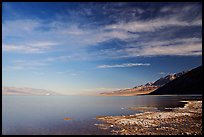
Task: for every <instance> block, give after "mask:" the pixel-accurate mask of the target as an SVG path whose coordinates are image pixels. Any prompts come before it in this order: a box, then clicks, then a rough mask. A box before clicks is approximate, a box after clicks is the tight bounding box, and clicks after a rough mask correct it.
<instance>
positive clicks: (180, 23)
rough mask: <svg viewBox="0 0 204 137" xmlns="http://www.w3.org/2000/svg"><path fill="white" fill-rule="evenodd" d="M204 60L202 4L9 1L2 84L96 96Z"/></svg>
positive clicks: (4, 27)
mask: <svg viewBox="0 0 204 137" xmlns="http://www.w3.org/2000/svg"><path fill="white" fill-rule="evenodd" d="M200 65H202V4H201V3H198V2H191V3H187V2H183V3H182V2H179V3H176V2H173V3H168V2H165V3H159V2H155V3H151V2H146V3H142V2H140V3H136V2H135V3H134V2H131V3H124V2H114V3H113V2H107V3H98V2H97V3H88V2H87V3H83V2H3V4H2V85H3V86H11V87H29V88H40V89H46V90H52V91H55V92H57V93H61V94H88V93H99V92H104V91H114V90H118V89H123V88H132V87H135V86H137V85H143V84H146V83H147V82H153V81H155V80H157V79H159V78H160V77H164V76H165V75H168V74H171V73H177V72H181V71H183V70H191V69H193V68H195V67H198V66H200Z"/></svg>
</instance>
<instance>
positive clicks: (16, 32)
mask: <svg viewBox="0 0 204 137" xmlns="http://www.w3.org/2000/svg"><path fill="white" fill-rule="evenodd" d="M82 5H83V4H82ZM90 5H92V4H90ZM90 5H89V6H90ZM93 5H95V6H96V7H95V6H93ZM93 5H92V6H90V7H95V8H90V7H89V6H88V8H87V6H84V7H83V6H82V8H81V9H80V10H79V11H70V15H72V14H71V12H74V15H73V17H75V18H76V19H75V20H74V21H76V22H74V21H72V22H66V21H64V20H63V19H53V20H51V21H49V22H48V21H46V20H44V19H16V20H6V21H4V22H3V24H2V28H3V31H2V33H3V52H17V53H46V52H56V51H66V52H68V53H75V51H76V50H77V51H78V52H79V54H81V55H82V56H84V57H85V58H86V57H87V56H89V57H90V58H94V57H92V56H91V55H92V53H89V52H87V48H95V47H99V46H101V45H103V44H107V43H111V42H112V41H114V40H118V41H122V42H124V43H125V44H124V45H123V46H122V47H121V48H117V49H116V50H115V49H114V50H113V51H111V49H110V50H108V51H107V50H106V49H103V50H102V51H97V53H96V54H98V52H102V54H103V52H104V51H107V52H106V53H107V54H109V55H107V56H106V57H109V56H111V55H113V54H114V55H115V57H116V56H117V57H118V58H119V57H129V56H130V57H132V56H161V55H179V56H188V55H190V56H194V55H201V54H202V52H201V43H202V40H200V42H195V41H194V43H193V42H192V41H193V39H194V38H193V34H192V36H191V38H189V37H187V38H189V39H191V40H190V43H188V42H187V41H186V42H185V41H182V42H181V41H180V42H177V41H178V39H175V38H174V39H171V40H169V41H165V40H164V38H165V36H166V35H171V34H169V32H168V31H166V29H168V30H170V29H172V28H188V29H189V28H193V27H202V19H201V14H200V11H198V9H197V5H198V4H195V5H190V4H187V5H184V6H176V7H174V6H171V5H170V6H164V7H161V8H160V9H158V10H159V11H158V14H156V15H157V16H155V17H149V18H146V19H142V18H141V16H140V15H142V14H143V13H146V12H150V11H151V10H152V9H142V8H141V7H137V6H135V7H131V6H130V8H128V10H127V8H126V7H124V6H125V5H128V4H127V3H122V4H104V5H103V4H102V6H99V5H97V4H93ZM178 5H179V4H178ZM98 8H99V9H101V13H100V14H101V16H107V18H109V21H110V22H106V21H103V20H101V19H98V20H97V18H96V16H97V14H96V13H95V11H97V10H98ZM124 9H125V10H124ZM171 9H172V10H173V11H172V12H171ZM189 9H190V11H189ZM154 10H155V9H154ZM107 11H110V12H111V13H113V14H111V15H109V13H108V12H107ZM181 11H183V13H182V14H181ZM191 11H192V13H191ZM75 12H76V13H75ZM166 12H167V13H166ZM115 13H117V14H115ZM162 13H166V14H165V15H164V16H161V15H160V14H162ZM191 14H193V15H194V14H195V17H194V18H192V19H191V20H189V18H190V16H189V15H191ZM130 15H131V17H130ZM162 15H163V14H162ZM118 16H122V17H123V18H122V17H118ZM137 16H138V17H137ZM88 17H91V18H88ZM81 18H83V22H82V20H80V19H81ZM77 19H79V20H77ZM77 21H78V22H77ZM92 22H95V25H93V24H92V25H87V24H91V23H92ZM22 24H23V25H22ZM98 24H100V25H98ZM16 26H22V27H16ZM178 30H179V29H175V33H177V31H178ZM160 32H161V33H162V35H159V36H158V35H156V36H154V35H153V33H154V34H158V33H160ZM148 35H149V36H148ZM150 35H151V36H150ZM183 35H185V34H183ZM148 37H151V39H150V38H148ZM158 37H159V38H160V39H159V40H157V41H156V40H155V39H158ZM13 38H15V40H16V39H17V40H16V41H15V42H12V39H13ZM187 38H186V39H187ZM22 40H23V41H24V42H22ZM147 41H148V42H147ZM172 41H173V44H171V43H172ZM59 42H60V43H59ZM176 42H177V43H176ZM178 43H180V44H178ZM157 44H158V45H157ZM184 47H185V48H184ZM181 49H182V50H181ZM115 51H117V52H118V54H116V53H114V52H115ZM106 53H105V54H106ZM121 53H122V56H121ZM99 54H100V53H99ZM101 57H104V56H101Z"/></svg>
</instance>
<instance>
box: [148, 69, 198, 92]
mask: <svg viewBox="0 0 204 137" xmlns="http://www.w3.org/2000/svg"><path fill="white" fill-rule="evenodd" d="M149 94H150V95H164V94H202V66H199V67H197V68H195V69H192V70H191V71H189V72H187V73H185V74H183V75H181V76H180V77H178V78H176V79H174V80H172V81H170V82H168V83H167V84H165V85H164V86H162V87H160V88H158V89H157V90H155V91H153V92H151V93H149Z"/></svg>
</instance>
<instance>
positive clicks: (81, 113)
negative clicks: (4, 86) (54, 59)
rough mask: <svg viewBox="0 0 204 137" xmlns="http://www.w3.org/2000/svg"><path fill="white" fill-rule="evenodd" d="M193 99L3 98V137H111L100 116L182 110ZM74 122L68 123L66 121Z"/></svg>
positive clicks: (187, 97)
mask: <svg viewBox="0 0 204 137" xmlns="http://www.w3.org/2000/svg"><path fill="white" fill-rule="evenodd" d="M199 98H202V96H201V95H190V96H186V95H185V96H131V97H121V96H11V95H10V96H6V95H3V96H2V134H4V135H26V134H29V135H30V134H32V135H51V134H55V135H71V134H76V135H80V134H90V135H97V134H110V133H109V131H108V130H106V131H105V130H101V129H98V128H97V126H95V125H94V124H99V123H100V121H98V120H96V119H95V118H96V116H106V115H107V116H110V115H116V116H117V115H118V116H119V115H130V114H135V113H141V112H140V111H135V110H129V109H128V108H130V107H156V108H158V111H159V110H163V109H164V108H167V107H182V106H183V105H184V103H181V102H180V101H181V100H189V99H193V100H194V99H199ZM65 117H67V118H72V120H64V118H65Z"/></svg>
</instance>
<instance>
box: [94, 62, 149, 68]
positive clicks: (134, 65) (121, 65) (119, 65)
mask: <svg viewBox="0 0 204 137" xmlns="http://www.w3.org/2000/svg"><path fill="white" fill-rule="evenodd" d="M136 66H150V64H149V63H124V64H115V65H100V66H97V68H124V67H136Z"/></svg>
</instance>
